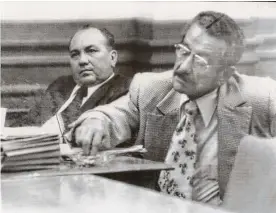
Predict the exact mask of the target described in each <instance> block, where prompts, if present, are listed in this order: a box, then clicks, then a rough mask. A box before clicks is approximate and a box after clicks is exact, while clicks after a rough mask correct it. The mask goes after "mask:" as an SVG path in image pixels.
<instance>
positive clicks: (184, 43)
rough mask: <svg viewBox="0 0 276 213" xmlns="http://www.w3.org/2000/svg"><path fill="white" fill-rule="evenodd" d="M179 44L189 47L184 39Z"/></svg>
mask: <svg viewBox="0 0 276 213" xmlns="http://www.w3.org/2000/svg"><path fill="white" fill-rule="evenodd" d="M181 44H183V45H184V46H186V47H187V48H188V49H191V48H190V46H189V44H187V43H186V42H185V41H184V40H183V41H182V42H181Z"/></svg>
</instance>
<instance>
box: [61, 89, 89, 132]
mask: <svg viewBox="0 0 276 213" xmlns="http://www.w3.org/2000/svg"><path fill="white" fill-rule="evenodd" d="M86 95H87V87H85V86H82V87H81V88H79V89H78V91H77V94H76V96H75V97H74V99H73V100H72V102H71V103H70V104H69V105H68V106H67V108H66V109H64V110H63V111H62V112H61V113H60V115H61V117H62V120H63V123H64V128H65V130H67V127H68V125H69V124H70V123H72V122H73V121H75V120H76V119H77V118H78V117H79V115H80V108H81V104H82V99H83V97H85V96H86Z"/></svg>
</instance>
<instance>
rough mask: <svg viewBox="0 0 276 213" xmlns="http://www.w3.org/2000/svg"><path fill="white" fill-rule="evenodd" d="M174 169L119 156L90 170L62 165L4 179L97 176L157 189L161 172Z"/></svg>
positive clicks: (6, 174)
mask: <svg viewBox="0 0 276 213" xmlns="http://www.w3.org/2000/svg"><path fill="white" fill-rule="evenodd" d="M169 169H173V167H172V166H170V165H167V164H165V163H162V162H155V161H150V160H145V159H141V158H134V157H129V156H117V157H116V158H114V159H113V160H111V161H109V162H108V163H106V164H102V165H95V166H93V167H89V168H80V167H76V166H68V165H67V164H61V165H60V166H59V167H58V168H56V169H49V170H39V171H33V172H20V173H3V174H2V179H4V180H5V179H9V180H11V179H18V178H28V177H50V176H65V175H83V174H97V175H101V176H104V177H107V178H110V179H113V180H119V181H123V182H127V183H130V184H134V185H138V186H143V187H146V188H151V189H155V186H156V178H157V176H158V175H159V172H160V171H161V170H169Z"/></svg>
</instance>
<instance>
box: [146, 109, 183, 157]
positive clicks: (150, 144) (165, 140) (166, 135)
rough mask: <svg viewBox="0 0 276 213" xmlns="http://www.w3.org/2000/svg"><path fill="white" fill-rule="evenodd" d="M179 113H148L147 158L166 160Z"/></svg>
mask: <svg viewBox="0 0 276 213" xmlns="http://www.w3.org/2000/svg"><path fill="white" fill-rule="evenodd" d="M177 117H178V115H177V113H176V114H170V115H164V116H163V115H156V114H151V113H149V114H148V115H147V122H146V130H145V148H146V149H147V153H146V154H145V158H147V159H150V160H154V161H164V160H165V157H166V154H167V152H168V148H169V145H170V142H171V138H172V134H173V131H174V130H175V127H176V124H177Z"/></svg>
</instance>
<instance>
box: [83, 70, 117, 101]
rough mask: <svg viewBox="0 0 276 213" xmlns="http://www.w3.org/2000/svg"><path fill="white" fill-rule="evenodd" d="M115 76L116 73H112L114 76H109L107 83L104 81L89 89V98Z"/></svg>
mask: <svg viewBox="0 0 276 213" xmlns="http://www.w3.org/2000/svg"><path fill="white" fill-rule="evenodd" d="M113 76H114V73H112V75H111V76H109V78H108V79H106V80H105V81H103V82H102V83H100V84H97V85H93V86H90V87H88V91H87V97H89V96H90V95H91V94H92V93H93V92H94V91H96V90H97V89H98V88H100V86H102V85H103V84H105V83H106V82H108V81H109V80H110V79H111V78H113Z"/></svg>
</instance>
